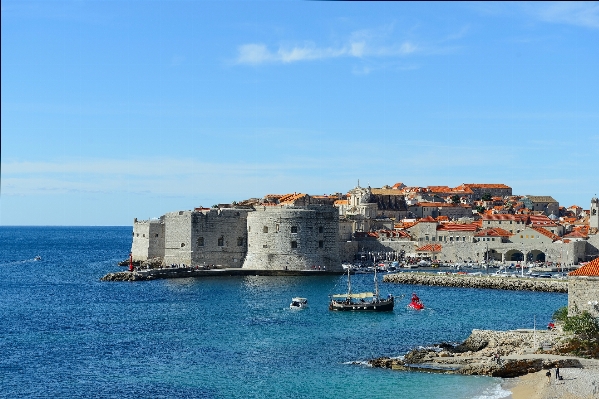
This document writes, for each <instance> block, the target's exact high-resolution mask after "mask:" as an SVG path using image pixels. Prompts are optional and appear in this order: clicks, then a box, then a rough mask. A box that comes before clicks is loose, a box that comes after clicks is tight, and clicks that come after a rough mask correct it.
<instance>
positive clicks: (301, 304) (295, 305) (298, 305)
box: [289, 297, 308, 309]
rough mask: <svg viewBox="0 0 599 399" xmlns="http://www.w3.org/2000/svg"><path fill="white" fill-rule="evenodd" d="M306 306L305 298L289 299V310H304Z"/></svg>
mask: <svg viewBox="0 0 599 399" xmlns="http://www.w3.org/2000/svg"><path fill="white" fill-rule="evenodd" d="M307 306H308V300H307V299H306V298H300V297H295V298H291V303H290V304H289V309H304V308H305V307H307Z"/></svg>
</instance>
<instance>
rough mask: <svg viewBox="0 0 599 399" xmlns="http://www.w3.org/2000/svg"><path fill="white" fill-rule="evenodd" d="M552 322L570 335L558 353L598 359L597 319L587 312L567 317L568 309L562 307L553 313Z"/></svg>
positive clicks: (598, 329) (598, 328)
mask: <svg viewBox="0 0 599 399" xmlns="http://www.w3.org/2000/svg"><path fill="white" fill-rule="evenodd" d="M553 320H555V321H556V322H557V323H559V324H560V325H561V327H562V329H563V330H564V332H566V333H570V334H572V336H571V337H569V338H568V339H567V340H566V342H565V345H564V346H563V347H560V349H559V352H560V353H572V354H574V355H577V356H583V357H592V358H595V359H599V318H596V317H593V316H592V315H591V314H590V313H589V312H588V311H584V312H582V313H580V314H578V315H575V316H568V308H567V307H566V306H564V307H562V308H560V309H558V310H557V311H555V313H553Z"/></svg>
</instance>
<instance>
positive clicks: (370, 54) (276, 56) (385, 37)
mask: <svg viewBox="0 0 599 399" xmlns="http://www.w3.org/2000/svg"><path fill="white" fill-rule="evenodd" d="M392 34H393V26H392V25H388V26H387V25H386V26H382V27H381V28H379V29H363V30H358V31H355V32H352V33H351V34H350V35H349V36H348V37H347V39H346V40H345V41H341V42H340V43H337V44H335V45H331V46H319V45H317V44H316V43H314V42H309V41H308V42H303V43H301V44H295V43H291V44H290V43H281V44H279V45H278V47H276V48H269V47H268V46H267V45H266V44H264V43H248V44H244V45H241V46H239V48H238V54H237V59H236V63H237V64H246V65H260V64H267V63H273V64H290V63H295V62H300V61H313V60H324V59H332V58H341V57H346V58H357V59H366V58H384V57H387V58H391V57H406V56H409V55H413V54H416V53H423V54H433V53H436V52H435V49H427V48H426V46H425V47H423V46H421V45H419V44H416V43H415V42H414V41H412V40H406V39H403V40H397V39H394V38H392ZM431 50H433V51H431Z"/></svg>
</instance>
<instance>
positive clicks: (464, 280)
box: [383, 272, 568, 292]
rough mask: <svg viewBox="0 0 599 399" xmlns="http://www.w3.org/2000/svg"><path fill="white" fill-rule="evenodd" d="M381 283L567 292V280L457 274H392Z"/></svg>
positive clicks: (386, 276)
mask: <svg viewBox="0 0 599 399" xmlns="http://www.w3.org/2000/svg"><path fill="white" fill-rule="evenodd" d="M383 281H384V282H387V283H396V284H415V285H434V286H440V287H464V288H491V289H499V290H514V291H541V292H568V280H554V279H532V278H516V277H490V276H469V275H459V274H431V273H408V272H402V273H393V274H387V275H385V276H384V277H383Z"/></svg>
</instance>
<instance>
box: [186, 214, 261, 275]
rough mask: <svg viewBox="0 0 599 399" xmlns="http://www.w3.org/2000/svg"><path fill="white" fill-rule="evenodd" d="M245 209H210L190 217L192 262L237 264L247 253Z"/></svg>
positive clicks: (198, 263) (231, 265)
mask: <svg viewBox="0 0 599 399" xmlns="http://www.w3.org/2000/svg"><path fill="white" fill-rule="evenodd" d="M249 213H252V211H251V210H249V209H237V208H231V209H229V208H225V209H211V210H210V211H208V212H205V211H204V212H194V213H193V214H192V218H191V247H192V250H193V252H192V257H191V258H192V264H194V265H200V266H204V265H206V266H208V265H215V266H216V267H224V268H230V267H241V266H242V264H243V261H244V259H245V256H246V253H247V242H248V240H247V217H248V214H249Z"/></svg>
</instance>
